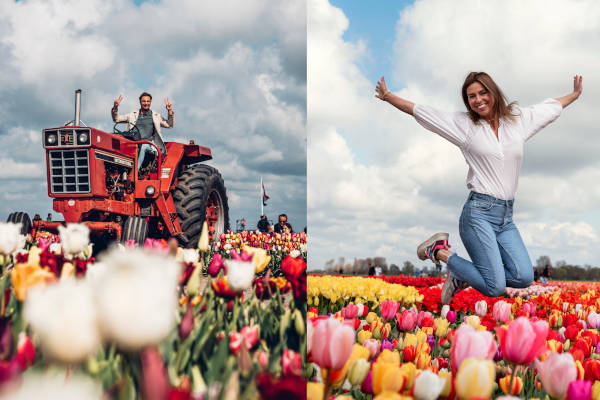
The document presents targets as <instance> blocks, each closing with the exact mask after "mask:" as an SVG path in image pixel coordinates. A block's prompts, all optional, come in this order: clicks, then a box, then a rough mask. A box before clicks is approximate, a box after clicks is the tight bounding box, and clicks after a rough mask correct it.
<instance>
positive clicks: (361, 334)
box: [356, 331, 372, 344]
mask: <svg viewBox="0 0 600 400" xmlns="http://www.w3.org/2000/svg"><path fill="white" fill-rule="evenodd" d="M371 335H372V333H371V331H358V334H357V335H356V340H357V341H358V343H360V344H363V343H364V342H365V340H367V339H371Z"/></svg>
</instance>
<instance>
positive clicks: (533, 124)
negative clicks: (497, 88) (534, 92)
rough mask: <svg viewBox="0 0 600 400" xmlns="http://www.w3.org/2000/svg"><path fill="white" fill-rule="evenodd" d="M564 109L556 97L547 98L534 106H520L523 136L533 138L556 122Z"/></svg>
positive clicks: (527, 138) (526, 138)
mask: <svg viewBox="0 0 600 400" xmlns="http://www.w3.org/2000/svg"><path fill="white" fill-rule="evenodd" d="M562 109H563V108H562V104H560V102H559V101H558V100H556V99H546V100H544V101H543V102H541V103H539V104H536V105H534V106H530V107H522V108H519V110H518V111H519V112H520V114H521V124H522V125H523V130H522V132H523V135H524V137H523V138H524V139H525V140H529V139H531V138H532V137H533V136H534V135H535V134H536V133H538V132H539V131H540V130H542V128H544V127H546V126H547V125H548V124H550V123H552V122H554V121H555V120H556V119H557V118H558V117H559V116H560V114H561V113H562Z"/></svg>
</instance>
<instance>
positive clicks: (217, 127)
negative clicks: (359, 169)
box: [0, 0, 306, 225]
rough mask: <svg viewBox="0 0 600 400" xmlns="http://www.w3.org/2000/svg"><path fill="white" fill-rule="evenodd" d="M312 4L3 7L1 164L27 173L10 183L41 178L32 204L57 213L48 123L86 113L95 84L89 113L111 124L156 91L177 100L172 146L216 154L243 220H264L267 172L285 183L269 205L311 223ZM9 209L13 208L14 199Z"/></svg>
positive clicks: (170, 0) (6, 175) (159, 101)
mask: <svg viewBox="0 0 600 400" xmlns="http://www.w3.org/2000/svg"><path fill="white" fill-rule="evenodd" d="M232 9H235V10H236V12H231V10H232ZM305 12H306V6H305V3H304V2H302V1H292V2H285V3H281V4H273V3H272V2H270V1H266V0H252V1H246V2H241V3H240V2H236V1H224V2H197V1H191V0H190V1H180V0H162V1H152V2H145V3H143V4H142V5H140V6H136V5H135V4H134V3H133V1H131V0H128V1H121V0H109V1H100V0H92V1H86V2H79V1H75V0H67V1H63V0H60V1H59V0H51V1H42V0H28V1H23V2H2V4H1V5H0V35H1V36H0V37H1V38H2V39H1V40H0V118H2V119H3V127H2V128H0V159H2V160H12V162H13V164H10V165H11V166H14V168H12V170H11V171H10V172H8V171H4V172H2V176H0V184H3V185H14V183H15V182H16V181H18V180H19V179H20V178H27V179H30V180H35V181H36V183H35V184H33V183H31V184H30V185H28V186H27V187H25V186H23V190H31V191H33V193H35V196H34V198H33V199H30V200H27V201H25V202H23V203H22V204H19V207H22V208H23V209H26V210H27V211H29V212H30V213H33V212H38V210H39V211H40V212H45V211H44V209H47V208H48V204H51V200H50V199H48V197H47V195H46V192H45V188H44V187H43V185H42V184H43V183H44V181H45V173H44V172H45V156H44V152H43V149H42V146H41V130H42V129H43V128H49V127H56V126H59V125H61V124H63V123H64V122H65V121H67V120H70V119H72V118H73V91H74V89H77V88H82V89H83V105H82V120H83V121H84V122H85V123H86V124H87V125H89V126H94V127H97V128H99V129H103V130H107V131H112V126H113V123H112V121H111V119H110V108H111V106H112V103H113V100H114V99H115V98H116V97H117V96H118V95H119V94H120V93H121V94H123V95H124V100H123V102H122V104H121V107H120V111H121V112H122V113H125V112H128V111H130V110H131V109H134V108H136V107H138V95H139V94H140V93H141V92H142V91H149V92H150V93H152V94H153V96H154V98H153V99H154V101H153V104H152V107H153V109H154V110H156V111H160V112H163V113H164V114H165V115H166V111H165V109H164V102H163V99H164V98H165V97H169V99H170V100H171V101H172V102H173V104H174V110H175V127H174V128H173V129H170V130H165V131H163V135H164V136H165V138H166V139H167V140H178V141H182V142H188V141H189V140H194V141H195V143H196V144H200V145H203V146H206V147H210V148H211V150H212V154H213V160H212V161H210V162H209V164H211V165H213V166H214V167H216V168H217V169H219V170H220V171H221V173H222V175H223V178H224V179H225V182H226V186H227V189H228V194H229V197H230V203H231V207H230V215H231V219H232V220H233V221H235V219H238V218H240V217H241V216H244V217H246V219H247V220H248V222H249V223H251V222H252V221H253V219H254V218H256V220H258V217H259V213H260V208H259V207H258V204H257V202H256V201H255V197H257V196H258V195H255V193H254V192H255V190H254V184H255V182H258V181H259V180H260V176H261V175H263V176H265V179H266V177H269V178H270V182H277V185H276V186H273V188H272V193H273V197H272V200H271V201H270V202H269V207H272V208H273V209H276V210H278V211H280V210H281V211H282V212H287V213H288V214H289V215H290V217H291V218H294V219H296V220H297V221H300V222H299V223H301V224H302V225H304V224H305V223H306V219H305V218H306V205H305V201H306V193H305V188H306V177H305V165H306V144H305V137H306V132H305V131H306V62H305V59H306V26H305V21H306V20H305ZM3 162H5V161H3ZM6 162H9V161H6ZM35 171H37V172H35ZM36 174H37V175H36ZM280 177H281V179H280ZM298 178H300V180H298ZM298 187H300V188H302V190H300V191H299V190H298ZM11 193H13V194H12V196H16V195H18V192H17V191H13V192H11ZM256 193H258V191H256ZM289 193H294V195H295V198H294V199H291V200H290V199H289V198H288V197H287V196H288V194H289ZM3 203H5V204H3V205H2V208H1V211H2V212H4V213H6V212H8V211H9V210H11V209H12V208H14V206H15V204H11V203H10V202H3Z"/></svg>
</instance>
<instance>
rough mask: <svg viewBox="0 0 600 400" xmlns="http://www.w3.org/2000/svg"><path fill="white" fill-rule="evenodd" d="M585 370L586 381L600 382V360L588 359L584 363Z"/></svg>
mask: <svg viewBox="0 0 600 400" xmlns="http://www.w3.org/2000/svg"><path fill="white" fill-rule="evenodd" d="M583 370H584V371H585V380H586V381H592V382H594V381H598V380H600V360H598V359H593V358H588V359H587V360H585V362H584V363H583Z"/></svg>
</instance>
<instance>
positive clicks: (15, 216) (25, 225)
mask: <svg viewBox="0 0 600 400" xmlns="http://www.w3.org/2000/svg"><path fill="white" fill-rule="evenodd" d="M6 222H12V223H13V224H21V235H25V236H27V234H28V233H30V232H31V228H32V227H33V225H32V224H31V219H30V218H29V214H27V213H26V212H21V211H17V212H14V213H10V214H9V216H8V218H7V219H6Z"/></svg>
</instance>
